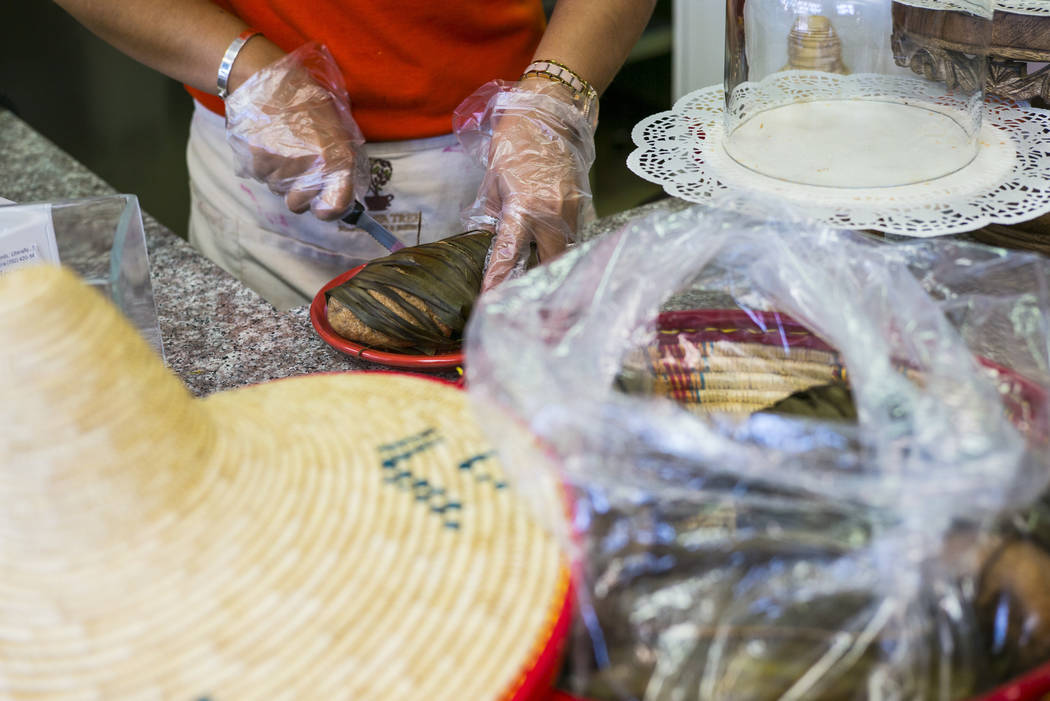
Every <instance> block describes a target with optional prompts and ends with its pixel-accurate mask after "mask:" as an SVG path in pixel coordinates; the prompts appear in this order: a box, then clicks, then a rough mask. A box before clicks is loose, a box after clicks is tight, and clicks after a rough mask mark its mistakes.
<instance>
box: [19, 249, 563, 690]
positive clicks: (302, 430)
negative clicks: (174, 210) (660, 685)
mask: <svg viewBox="0 0 1050 701" xmlns="http://www.w3.org/2000/svg"><path fill="white" fill-rule="evenodd" d="M0 339H2V341H0V374H2V377H0V480H2V483H0V484H2V487H0V488H2V495H3V503H2V505H0V697H3V698H14V699H22V698H33V699H37V698H43V697H46V698H63V699H65V698H68V699H124V698H141V699H162V698H163V699H181V700H187V701H193V700H195V699H202V698H208V699H211V700H212V701H223V700H228V699H271V700H272V699H355V700H369V699H375V700H382V701H394V700H397V699H412V700H413V701H420V700H421V699H428V700H431V699H455V701H463V700H464V699H471V700H474V699H503V698H515V694H516V693H517V690H519V688H520V685H521V684H522V683H523V680H524V679H525V676H526V674H527V672H528V671H529V670H530V665H531V664H533V662H534V661H535V660H536V658H537V655H538V654H539V650H540V649H541V648H542V647H543V645H544V644H545V642H546V641H547V640H548V639H549V637H550V636H551V630H552V626H553V625H554V622H555V619H557V618H559V616H561V617H564V615H563V614H564V605H565V602H566V600H567V595H566V591H567V587H568V577H567V570H566V567H565V563H564V561H563V559H562V556H561V554H560V552H559V550H558V548H557V545H556V543H555V542H554V541H553V539H552V538H551V537H549V536H547V535H546V533H545V532H544V531H543V530H541V529H540V528H539V527H538V526H537V525H536V524H535V523H533V521H531V520H530V519H529V518H528V516H527V515H526V509H525V508H524V507H523V506H522V505H521V504H520V503H519V501H518V500H517V499H516V498H515V496H514V493H513V491H512V490H510V489H508V488H507V486H506V484H505V483H504V482H503V481H502V480H503V477H502V472H501V468H500V465H499V464H498V461H497V460H496V459H495V458H494V457H493V456H492V453H491V451H490V448H489V446H488V445H486V442H485V440H484V439H483V438H482V436H481V434H480V433H479V430H478V429H477V427H476V425H475V423H474V422H473V420H472V418H471V417H470V415H469V411H468V407H467V405H466V403H465V402H466V400H465V396H464V393H462V392H460V391H457V390H456V389H454V388H452V387H449V386H447V385H444V384H442V383H439V382H435V381H432V380H427V379H423V378H415V377H409V376H402V375H393V374H378V373H377V374H354V375H351V374H343V375H317V376H307V377H298V378H294V379H290V380H282V381H280V382H274V383H269V384H264V385H256V386H252V387H247V388H243V389H238V390H235V391H230V392H223V393H219V394H216V395H212V396H211V397H208V398H207V399H203V400H200V399H194V398H192V397H191V396H190V395H189V394H188V392H187V391H186V389H185V388H184V387H183V385H182V384H181V383H180V382H179V381H178V380H177V378H175V377H174V376H173V375H171V374H170V373H169V372H168V371H167V369H166V368H164V367H163V365H162V364H161V362H160V360H159V359H158V358H157V357H156V356H154V355H153V354H152V352H151V351H150V349H149V348H148V347H147V345H146V344H145V342H143V341H142V340H141V339H140V338H139V337H138V335H137V334H136V333H135V331H134V330H133V329H132V328H131V327H130V326H129V325H128V324H127V323H126V322H125V320H124V319H123V317H121V316H120V315H119V313H118V312H117V311H116V310H115V309H114V308H113V307H112V306H111V305H109V304H108V303H107V302H106V301H105V300H104V299H103V298H102V297H101V296H99V295H97V294H96V293H95V292H93V291H91V290H89V289H88V288H86V287H84V286H83V285H82V284H81V283H80V282H79V281H78V280H77V279H76V278H74V276H73V275H72V274H71V273H68V272H65V271H63V270H61V269H59V268H57V267H39V268H29V269H24V270H20V271H16V272H13V273H11V274H9V275H7V276H5V277H3V278H0Z"/></svg>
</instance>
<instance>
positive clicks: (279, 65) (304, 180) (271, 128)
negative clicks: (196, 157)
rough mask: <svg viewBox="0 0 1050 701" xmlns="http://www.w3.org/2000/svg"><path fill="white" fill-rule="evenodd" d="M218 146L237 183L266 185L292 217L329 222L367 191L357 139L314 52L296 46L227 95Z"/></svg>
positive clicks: (331, 64) (333, 81)
mask: <svg viewBox="0 0 1050 701" xmlns="http://www.w3.org/2000/svg"><path fill="white" fill-rule="evenodd" d="M226 140H227V141H228V142H229V144H230V146H232V147H233V152H234V154H235V155H236V157H237V172H238V175H242V176H246V177H251V178H255V179H256V180H259V181H260V182H263V183H266V185H267V186H268V187H269V188H270V190H271V191H272V192H273V193H274V194H277V195H281V196H283V197H284V199H285V203H286V204H287V206H288V209H290V210H291V211H293V212H296V213H302V212H305V211H307V210H310V211H311V212H313V214H314V215H315V216H317V217H318V218H319V219H324V220H330V219H336V218H338V217H340V216H342V215H343V214H345V213H346V211H347V210H348V209H349V208H350V206H351V205H353V203H354V197H355V196H356V197H358V198H360V197H363V196H364V194H365V193H366V192H367V191H368V177H369V176H368V168H369V166H368V158H367V157H366V156H365V155H364V150H363V148H362V145H363V144H364V143H365V139H364V136H363V134H362V133H361V129H360V128H359V127H358V126H357V122H355V121H354V118H353V116H352V115H351V113H350V98H349V96H348V95H347V92H346V87H345V86H344V84H343V77H342V74H341V73H340V72H339V67H338V66H337V65H336V63H335V59H333V58H332V55H331V54H330V53H328V50H327V49H326V48H325V47H324V46H321V45H320V44H317V43H313V42H311V43H307V44H304V45H303V46H301V47H299V48H298V49H296V50H295V51H293V52H291V53H290V54H288V55H286V56H284V57H283V58H281V59H280V60H278V61H275V62H273V63H271V64H270V65H268V66H266V67H265V68H263V69H262V70H259V71H257V72H256V73H254V74H253V75H252V76H251V77H250V78H248V80H246V81H245V82H244V83H243V84H242V85H240V86H239V87H238V88H237V89H236V90H234V91H233V92H232V93H230V95H229V97H227V98H226Z"/></svg>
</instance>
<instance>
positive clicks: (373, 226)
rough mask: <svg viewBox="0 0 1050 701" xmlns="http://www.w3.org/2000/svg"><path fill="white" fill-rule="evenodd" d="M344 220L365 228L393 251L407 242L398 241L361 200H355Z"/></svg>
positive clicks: (384, 246) (381, 244)
mask: <svg viewBox="0 0 1050 701" xmlns="http://www.w3.org/2000/svg"><path fill="white" fill-rule="evenodd" d="M342 221H344V222H346V223H347V224H349V225H350V226H356V227H357V228H359V229H364V230H365V232H367V233H368V235H369V236H371V237H372V238H374V239H375V240H376V242H377V243H378V244H379V245H380V246H382V247H383V248H385V249H386V250H388V251H390V252H391V253H393V252H394V251H399V250H401V249H402V248H404V247H405V244H403V243H401V242H400V241H398V240H397V237H396V236H394V235H393V234H392V233H390V231H388V230H387V228H386V227H384V226H383V225H382V224H380V223H379V222H377V221H376V220H375V219H373V218H372V217H371V216H370V215H369V214H368V212H366V211H365V206H364V205H363V204H361V201H360V200H354V206H353V207H352V208H351V209H350V212H349V213H348V214H347V215H346V216H344V217H343V219H342Z"/></svg>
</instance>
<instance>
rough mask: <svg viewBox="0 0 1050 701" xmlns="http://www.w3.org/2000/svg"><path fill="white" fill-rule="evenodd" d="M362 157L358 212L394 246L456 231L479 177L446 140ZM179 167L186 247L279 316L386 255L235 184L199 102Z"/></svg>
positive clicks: (389, 146) (216, 120)
mask: <svg viewBox="0 0 1050 701" xmlns="http://www.w3.org/2000/svg"><path fill="white" fill-rule="evenodd" d="M365 151H366V153H367V155H368V157H369V161H370V163H371V165H372V183H371V187H370V189H369V191H368V193H367V194H366V195H365V197H364V198H363V200H364V203H365V206H366V208H367V209H368V211H369V213H370V214H372V216H373V217H374V218H375V219H376V220H378V221H379V222H380V223H382V224H383V225H384V226H386V227H387V228H388V229H390V230H391V231H392V232H393V233H394V235H395V236H397V237H398V239H400V240H401V242H402V243H404V244H405V245H406V246H411V245H415V244H417V243H429V242H431V241H436V240H438V239H441V238H445V237H446V236H449V235H451V234H456V233H459V232H460V231H462V225H461V223H460V212H461V211H462V210H464V209H465V208H466V207H467V206H469V205H470V204H471V203H473V201H474V198H475V196H476V195H477V190H478V186H479V185H480V184H481V179H482V177H483V175H484V172H483V170H482V168H481V166H480V165H478V164H477V163H476V162H475V161H473V160H472V159H471V158H470V157H469V156H468V155H467V154H465V153H464V152H463V149H462V147H460V145H459V142H458V141H457V139H456V137H455V135H454V134H448V135H445V136H438V137H434V138H430V139H418V140H414V141H398V142H385V143H369V144H366V145H365ZM186 160H187V165H188V167H189V174H190V198H191V209H190V222H189V238H190V243H191V244H193V245H194V246H195V247H196V248H197V249H198V250H199V251H201V253H203V254H204V255H205V256H207V257H208V258H210V259H211V260H213V261H215V262H216V263H217V264H219V265H220V266H221V267H222V268H223V269H225V270H226V271H227V272H229V273H230V274H232V275H234V276H235V277H237V278H238V279H240V280H241V281H242V282H244V284H245V285H247V286H248V287H250V288H251V289H253V290H255V291H256V292H258V293H259V294H260V295H261V296H262V297H264V298H265V299H266V300H268V301H269V302H270V303H271V304H273V305H274V306H275V307H277V308H278V309H281V310H284V309H290V308H292V307H296V306H299V305H302V304H306V303H308V302H309V301H310V300H311V299H312V298H313V297H314V295H315V294H316V293H317V291H318V290H319V289H320V288H321V287H323V286H324V284H325V283H326V282H328V281H329V280H331V279H332V278H334V277H335V276H337V275H339V274H340V273H342V272H345V271H346V270H349V269H350V268H353V267H355V266H357V265H360V264H361V263H364V262H365V261H368V260H371V259H372V258H377V257H379V256H383V255H386V253H387V251H386V250H385V249H384V248H383V247H382V246H380V245H379V244H378V243H376V242H375V241H374V240H373V239H372V238H371V237H370V236H369V235H368V234H367V233H365V232H364V231H362V230H360V229H357V228H355V227H351V226H349V225H347V224H343V223H341V222H322V221H321V220H319V219H317V218H316V217H314V216H313V215H312V214H310V213H309V212H306V213H304V214H293V213H292V212H290V211H289V210H288V208H287V207H286V206H285V204H284V198H283V197H279V196H277V195H274V194H273V193H271V192H270V190H269V188H267V186H266V185H264V184H263V183H260V182H258V181H255V180H252V179H248V178H239V177H237V176H236V175H234V171H235V164H234V160H233V151H232V149H231V148H230V146H229V145H228V144H227V143H226V134H225V123H224V120H223V118H222V117H220V116H218V115H217V114H215V113H214V112H212V111H210V110H208V109H207V108H205V107H203V106H202V105H200V104H199V103H197V104H196V109H195V111H194V114H193V120H192V122H191V124H190V137H189V143H188V145H187V149H186Z"/></svg>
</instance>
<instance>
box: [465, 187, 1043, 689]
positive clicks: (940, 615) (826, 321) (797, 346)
mask: <svg viewBox="0 0 1050 701" xmlns="http://www.w3.org/2000/svg"><path fill="white" fill-rule="evenodd" d="M755 212H763V213H764V214H760V215H756V214H755ZM1047 271H1048V269H1047V267H1046V263H1045V261H1043V260H1042V259H1041V258H1039V257H1037V256H1034V255H1025V254H1019V253H1007V252H1005V251H1000V250H996V249H989V248H986V247H982V246H979V245H976V244H967V243H962V242H958V241H938V240H929V241H923V242H920V243H916V244H907V243H905V244H899V245H890V244H887V243H885V242H880V241H876V240H875V239H873V238H871V237H867V236H864V235H861V234H857V233H852V232H843V231H836V230H831V229H828V228H825V227H823V226H822V225H819V224H814V223H812V222H810V221H806V220H805V219H803V218H801V217H798V216H796V215H795V214H794V213H792V212H790V211H787V210H785V209H783V208H782V207H781V206H779V205H774V204H769V203H763V202H757V201H754V200H743V201H742V200H735V199H730V198H728V197H727V198H725V199H723V200H721V201H719V202H717V203H716V204H715V206H713V207H710V208H699V207H698V208H693V209H689V210H684V211H681V212H676V213H671V214H657V215H654V216H652V217H649V218H645V219H639V220H635V221H633V222H631V223H629V224H628V225H626V226H625V227H624V228H622V229H621V230H619V231H616V232H614V233H611V234H609V235H606V236H603V237H600V238H598V239H596V240H593V241H590V242H588V243H587V244H584V245H581V246H579V247H577V248H576V249H575V250H572V251H571V252H569V253H567V254H565V255H563V256H562V257H561V258H559V259H557V260H556V261H554V262H553V263H551V264H550V265H547V266H543V267H542V268H539V269H536V270H534V271H532V272H530V273H529V274H528V275H527V276H526V277H524V278H522V279H520V280H515V281H512V282H509V283H507V284H506V285H503V286H501V287H500V288H498V289H496V290H494V291H492V292H490V293H488V294H487V295H485V296H483V298H482V299H481V300H480V302H479V304H478V305H477V307H476V308H475V310H474V313H473V316H472V319H471V322H470V324H469V326H468V330H467V336H466V338H467V342H466V363H465V365H466V368H467V386H468V388H469V391H470V394H471V396H472V398H473V400H474V401H475V404H476V406H477V409H478V411H477V414H478V416H479V420H480V421H481V422H482V424H483V426H484V427H485V429H486V430H487V431H488V432H489V435H490V439H491V440H492V441H493V443H494V444H495V445H498V446H500V452H501V457H502V458H503V459H504V461H505V462H506V464H507V466H508V469H509V470H510V472H511V474H512V476H513V479H514V480H515V485H516V489H517V490H518V491H521V492H523V493H525V494H530V493H533V490H530V488H529V487H530V484H532V483H535V482H536V481H537V480H541V479H558V480H560V481H562V482H563V483H565V484H566V489H567V493H568V494H569V495H570V496H571V513H572V519H571V521H568V522H567V521H566V520H564V519H562V518H559V516H560V513H561V512H560V509H559V507H558V506H557V505H550V504H546V503H542V502H540V501H539V500H538V499H536V500H534V505H535V507H536V509H537V511H538V513H539V514H540V515H541V518H544V519H545V520H546V521H547V522H548V523H549V524H550V525H551V527H552V528H553V529H556V530H558V531H559V532H560V533H561V535H562V536H563V537H564V538H565V542H566V543H567V545H569V547H570V548H572V550H573V552H574V556H575V559H576V561H577V563H578V573H577V583H578V592H579V598H580V612H581V618H582V620H583V622H584V623H585V628H586V631H587V641H588V643H589V644H588V645H586V646H585V649H584V652H583V654H581V655H580V656H578V657H577V659H576V660H575V661H576V664H575V665H574V669H575V671H576V676H577V679H576V681H577V685H578V687H579V688H578V689H577V691H584V692H586V693H588V694H589V695H591V696H594V697H596V698H601V699H631V698H637V699H643V698H644V699H646V700H648V701H655V700H657V699H659V700H661V701H662V700H674V701H688V700H692V699H705V700H708V699H749V700H751V699H801V698H805V699H861V698H866V699H944V700H946V699H957V698H965V697H967V696H968V695H970V694H972V693H975V692H976V691H977V690H979V689H982V688H986V687H988V686H989V685H991V684H994V683H996V682H997V681H1000V680H1001V679H1002V678H1004V677H1005V676H1007V675H1009V674H1015V673H1017V672H1018V671H1020V670H1021V669H1024V668H1025V667H1026V666H1030V665H1031V664H1032V663H1033V661H1032V660H1028V661H1023V662H1019V661H1018V660H1017V659H1016V654H1017V652H1018V651H1019V650H1025V649H1034V648H1032V644H1033V643H1032V640H1031V637H1030V635H1031V634H1032V633H1033V631H1035V632H1041V630H1042V629H1044V628H1045V627H1046V625H1047V622H1048V621H1050V607H1047V609H1044V610H1042V611H1039V610H1034V611H1033V610H1030V609H1026V608H1025V607H1026V606H1027V607H1034V608H1035V609H1038V608H1039V606H1040V605H1041V604H1042V605H1045V604H1046V602H1045V601H1040V600H1039V597H1038V596H1036V597H1035V598H1032V597H1030V598H1029V599H1027V600H1022V599H1020V598H1018V597H1017V596H1013V598H1011V596H1012V593H1016V589H1017V587H1012V586H1011V582H1005V583H1000V584H999V585H997V584H996V583H995V582H994V581H993V580H994V577H992V576H991V575H990V574H989V573H990V568H991V567H993V566H994V564H995V562H996V561H997V560H1001V559H1002V553H1003V552H1004V547H1006V548H1007V551H1009V548H1010V547H1013V545H1015V544H1017V543H1024V544H1027V543H1031V542H1033V538H1032V533H1033V532H1032V529H1031V522H1032V519H1031V514H1032V513H1033V512H1032V502H1033V501H1035V500H1036V497H1037V495H1039V494H1040V493H1041V491H1042V490H1043V489H1044V488H1045V486H1046V483H1047V479H1048V476H1050V475H1048V468H1047V461H1046V456H1045V445H1044V443H1045V423H1046V415H1047V406H1046V394H1045V378H1046V377H1047V360H1048V353H1047V325H1046V323H1047V318H1046V310H1047V308H1048V304H1047V302H1048V300H1047V286H1046V282H1047V279H1048V277H1047ZM1001 278H1006V279H1009V280H1010V281H1011V285H1009V286H1005V287H1003V286H1000V284H999V281H1000V279H1001ZM670 309H679V310H681V309H707V310H708V311H706V312H704V314H706V315H707V316H703V317H702V318H703V319H706V320H707V323H705V324H703V325H701V326H702V327H701V326H697V325H696V324H685V325H682V324H678V326H677V327H676V328H669V327H668V324H667V322H666V319H667V318H671V317H673V316H674V315H673V314H663V315H662V316H661V315H660V313H661V311H662V310H670ZM711 310H721V311H718V312H712V311H711ZM682 318H685V317H682ZM680 320H681V319H679V321H680ZM675 323H677V322H675ZM675 323H672V326H675ZM687 326H691V328H685V327H687ZM756 339H758V340H760V341H761V342H757V341H756ZM653 349H658V350H656V351H654V350H653ZM981 355H983V356H984V357H983V358H982V357H977V356H981ZM672 360H673V361H674V362H675V363H679V366H676V367H675V368H672V369H671V370H667V366H666V365H665V363H667V362H669V361H672ZM683 363H684V364H685V365H686V366H688V367H687V368H686V370H684V371H683V369H682V368H683V366H682V365H681V364H683ZM1011 368H1014V369H1011ZM1015 369H1016V371H1015ZM665 371H666V372H665ZM661 372H663V373H664V374H663V375H661ZM1022 372H1023V373H1024V375H1022V374H1021V373H1022ZM1025 375H1027V376H1025ZM842 376H845V377H846V378H847V379H848V381H849V384H850V387H851V390H852V395H853V398H854V401H855V402H856V407H857V413H858V416H859V419H858V420H857V421H856V423H850V422H841V421H831V420H820V419H811V418H804V417H791V416H782V415H778V414H773V413H769V412H766V411H754V408H755V407H756V406H760V405H761V404H762V403H765V404H772V403H773V402H775V401H776V398H777V397H783V396H785V395H787V394H790V393H791V392H792V391H794V390H796V389H798V387H799V385H797V384H793V383H794V382H795V381H796V380H797V379H798V378H800V377H801V378H803V379H804V380H805V382H803V386H805V384H806V383H808V384H810V385H812V384H819V383H820V382H824V381H828V380H833V379H835V378H841V377H842ZM733 378H735V379H733ZM705 382H706V386H705ZM723 382H725V383H726V384H725V386H724V387H722V385H720V383H723ZM683 383H684V384H683ZM690 383H692V384H690ZM686 385H688V386H686ZM712 385H714V386H712ZM683 386H686V388H685V390H682V388H683ZM660 387H663V388H664V389H663V390H662V391H657V389H658V388H660ZM668 387H670V388H671V391H668V390H667V388H668ZM701 390H702V391H701ZM683 391H684V395H686V396H693V395H696V396H700V395H701V394H703V395H704V396H705V397H707V398H708V399H707V400H700V401H699V402H694V404H693V405H692V406H688V407H687V406H686V405H685V404H684V403H683V402H682V401H673V400H672V399H671V396H674V395H676V393H677V394H678V395H682V394H683ZM711 397H716V399H710V398H711ZM678 398H679V399H681V396H679V397H678ZM704 401H710V402H712V403H711V404H710V406H705V405H704ZM741 407H745V409H746V410H740V408H741ZM748 407H749V408H748ZM698 409H699V410H698ZM522 426H525V427H527V428H528V429H529V430H528V431H524V432H523V431H522V430H521V427H522ZM534 491H535V493H536V494H538V493H539V492H540V490H534ZM1019 519H1020V521H1024V523H1025V524H1027V525H1019V523H1020V522H1019ZM1025 519H1027V520H1025ZM1038 521H1039V520H1038V519H1036V520H1035V522H1038ZM1025 528H1027V529H1028V530H1027V531H1025ZM1014 554H1016V553H1014ZM1033 566H1034V567H1035V569H1036V570H1039V567H1038V566H1036V565H1033ZM1015 571H1016V569H1013V570H1011V572H1015ZM1007 579H1008V578H1007ZM1027 583H1028V584H1029V585H1030V584H1033V583H1034V584H1036V586H1037V588H1038V585H1039V584H1040V583H1041V580H1039V579H1035V580H1034V581H1029V582H1027ZM1043 588H1044V589H1045V586H1044V587H1043ZM982 598H983V601H982ZM1044 598H1045V596H1044ZM995 602H998V604H997V603H995ZM1003 602H1005V603H1003ZM997 605H1001V606H1005V612H1004V611H1003V610H999V609H997ZM1033 621H1035V622H1036V623H1037V624H1038V625H1036V626H1033ZM1036 629H1039V630H1036ZM1026 636H1027V637H1026ZM1042 642H1043V643H1046V642H1047V641H1046V640H1043V641H1042ZM1011 655H1014V657H1011Z"/></svg>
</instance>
